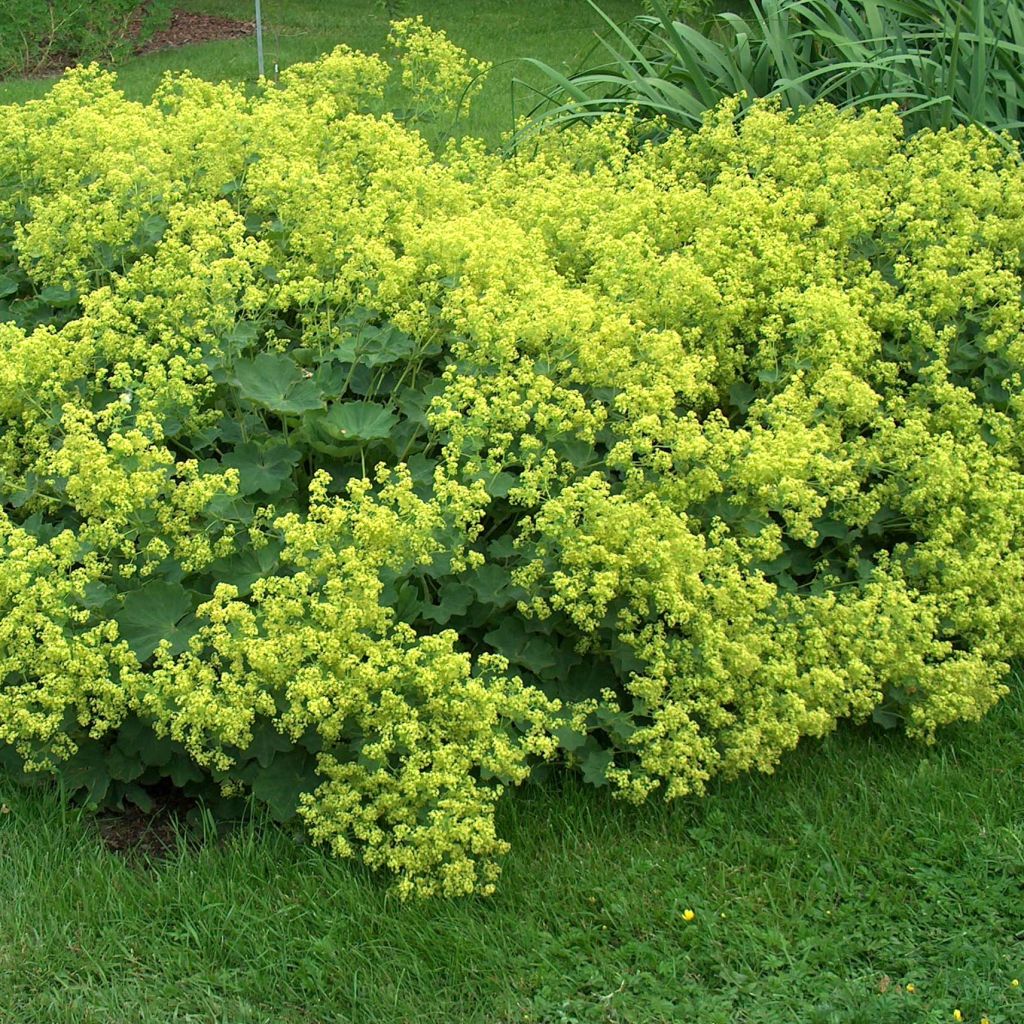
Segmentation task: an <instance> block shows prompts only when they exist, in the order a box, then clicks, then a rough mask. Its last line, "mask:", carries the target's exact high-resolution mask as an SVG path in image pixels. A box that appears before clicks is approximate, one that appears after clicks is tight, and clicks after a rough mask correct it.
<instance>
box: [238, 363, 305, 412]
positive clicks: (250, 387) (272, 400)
mask: <svg viewBox="0 0 1024 1024" xmlns="http://www.w3.org/2000/svg"><path fill="white" fill-rule="evenodd" d="M234 382H235V385H236V387H237V388H238V390H239V391H240V392H241V394H242V395H244V396H245V397H246V398H248V399H249V401H251V402H255V403H256V404H257V405H262V406H264V407H265V408H267V409H270V410H271V411H273V412H279V413H284V414H288V415H297V414H298V413H303V412H309V411H310V410H311V409H321V408H323V404H324V398H323V395H322V394H321V393H320V389H319V388H318V387H317V385H316V382H315V381H313V380H312V379H311V378H309V377H307V376H306V375H305V374H304V373H303V371H302V369H301V368H300V367H298V366H296V364H295V363H294V362H293V361H292V360H291V359H289V358H288V357H287V356H284V355H280V354H277V353H273V352H261V353H260V354H259V355H258V356H256V358H255V359H241V360H239V361H238V362H237V363H236V364H235V373H234Z"/></svg>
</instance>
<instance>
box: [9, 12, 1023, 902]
mask: <svg viewBox="0 0 1024 1024" xmlns="http://www.w3.org/2000/svg"><path fill="white" fill-rule="evenodd" d="M408 31H413V32H415V33H421V32H422V31H424V30H422V29H421V28H417V29H409V30H408ZM420 43H423V39H420ZM427 43H429V36H428V37H427ZM424 45H425V44H424ZM416 51H417V53H418V57H417V59H418V60H420V61H421V62H422V60H423V46H422V45H420V44H417V47H416ZM437 53H439V54H442V55H443V54H448V56H447V57H445V58H444V60H439V67H441V66H442V65H445V62H446V61H447V60H448V59H449V57H450V56H451V53H450V51H448V50H445V49H444V48H443V47H441V48H439V49H438V50H437ZM388 73H389V69H388V67H387V65H386V64H385V63H384V62H382V61H381V60H379V59H378V58H376V57H369V56H364V55H361V54H358V53H353V52H349V51H346V50H345V49H340V50H338V51H336V52H334V53H333V54H331V55H329V56H327V57H325V58H324V59H322V60H320V61H319V62H317V63H315V64H309V65H304V66H300V67H296V68H294V69H292V70H290V71H288V72H287V73H286V74H285V75H283V76H282V81H281V84H280V86H273V85H266V86H265V87H264V88H263V91H261V92H259V93H258V94H257V95H255V96H254V97H251V98H247V97H246V96H245V95H244V93H243V92H242V91H241V90H240V89H238V88H235V87H234V86H231V85H227V84H221V85H211V84H208V83H205V82H201V81H198V80H196V79H193V78H189V77H179V78H169V79H168V80H167V81H166V82H165V84H164V85H163V86H162V87H161V88H160V89H159V91H158V92H157V94H156V96H155V97H154V99H153V101H152V103H151V104H149V105H148V106H143V105H140V104H138V103H132V102H128V101H126V100H125V99H124V98H123V97H122V95H120V94H119V93H118V92H117V91H116V89H115V80H114V78H113V77H112V76H111V75H109V74H106V73H102V72H100V71H98V70H97V69H95V68H93V69H86V70H77V71H75V72H72V73H70V74H68V75H67V76H66V77H65V78H64V79H63V80H62V81H61V82H60V83H59V84H57V85H55V86H54V88H53V89H52V90H51V91H50V93H49V94H48V95H47V96H46V97H45V98H44V99H41V100H38V101H35V102H32V103H29V104H26V105H24V106H21V107H7V108H5V109H4V110H3V112H2V118H0V231H2V235H0V296H2V298H0V321H2V322H0V509H2V511H0V748H2V747H4V746H6V748H7V749H8V751H9V752H16V753H17V755H18V756H19V757H20V758H23V759H25V761H26V762H27V764H28V767H29V768H30V769H36V770H51V771H53V772H56V773H58V774H59V775H60V777H61V778H62V779H63V780H64V782H65V784H66V785H67V787H68V789H69V790H70V791H75V790H82V795H83V796H84V799H85V800H86V801H88V802H90V803H101V802H117V801H121V800H125V799H127V800H136V801H144V800H145V798H146V792H147V787H149V786H151V785H153V784H155V783H157V782H159V781H161V780H165V779H170V780H171V781H172V782H173V783H174V784H175V785H177V786H181V787H184V788H186V789H188V788H189V787H193V789H194V791H198V790H199V789H201V788H202V787H203V786H204V785H207V786H209V785H210V784H213V785H215V786H219V787H221V789H222V791H223V792H224V793H225V794H228V795H230V794H251V795H254V796H255V798H256V799H257V800H259V801H263V802H265V803H266V804H267V805H268V806H269V807H270V808H271V810H272V811H273V813H274V814H276V815H277V816H278V817H280V818H284V819H287V818H292V817H295V816H296V815H297V816H298V819H299V820H300V821H301V822H302V823H303V824H304V826H305V828H306V829H307V830H308V833H309V834H310V835H311V836H312V838H313V839H314V840H316V841H320V842H323V843H325V844H327V845H328V846H329V847H330V848H331V849H333V850H334V851H335V852H336V853H337V854H339V855H341V856H356V857H359V858H361V859H362V860H364V861H365V862H366V863H368V864H370V865H373V866H382V867H385V868H386V869H388V870H390V871H391V872H394V874H395V875H396V876H397V877H396V884H397V886H398V888H399V891H400V892H402V893H413V892H415V893H420V894H429V893H432V892H443V893H461V892H469V891H485V892H486V891H489V890H490V888H491V887H492V886H493V882H494V878H495V876H496V872H497V867H496V859H497V858H498V856H499V855H500V853H501V852H502V851H503V850H504V848H505V843H504V841H503V840H502V839H500V838H499V837H498V836H497V835H496V834H495V830H494V824H493V810H494V806H495V802H496V801H497V800H498V798H499V796H500V794H501V793H502V790H503V788H505V787H508V786H509V785H511V784H515V783H518V782H521V781H522V780H524V779H525V778H526V777H527V776H528V775H530V774H531V773H538V772H541V771H544V770H551V769H553V768H556V767H558V766H562V767H563V768H564V767H565V766H568V767H570V768H574V769H577V770H579V771H580V772H581V773H582V775H583V777H584V778H585V779H586V780H587V781H588V782H590V783H592V784H594V785H595V786H605V785H607V786H610V787H611V788H612V789H613V790H614V792H616V793H617V794H619V795H621V796H623V797H625V798H626V799H629V800H634V801H642V800H645V799H647V798H649V797H666V798H673V797H681V796H684V795H685V794H692V793H700V792H701V790H702V788H703V787H704V785H705V783H706V782H707V780H708V779H709V778H711V777H712V776H715V775H717V774H722V775H725V776H735V775H737V774H738V773H742V772H746V771H748V770H752V769H756V770H761V771H770V770H771V769H772V767H773V766H774V765H775V764H776V763H777V761H778V759H779V757H780V756H781V755H782V754H783V753H784V752H785V751H786V750H788V749H790V748H792V747H793V746H795V745H796V744H797V742H798V741H799V740H800V738H801V737H805V736H811V737H813V736H821V735H822V734H824V733H827V732H828V731H829V730H831V729H832V728H834V726H835V725H836V723H837V721H838V720H840V719H846V718H852V719H854V720H858V721H861V720H865V719H869V718H871V717H872V716H874V718H875V719H876V721H878V722H880V723H881V724H883V725H890V726H896V725H898V726H902V727H904V728H905V729H906V730H907V731H908V732H909V733H911V734H913V735H915V736H918V737H922V738H924V739H927V738H929V737H930V736H932V735H933V733H934V732H935V730H936V729H938V728H939V727H941V726H944V725H946V724H947V723H952V722H956V721H958V720H964V719H974V718H977V717H979V716H980V715H982V714H983V713H984V712H985V711H986V710H987V709H988V708H990V707H991V706H992V705H993V703H994V702H996V701H997V700H998V699H999V697H1000V696H1001V694H1002V693H1003V692H1004V689H1005V688H1004V685H1003V679H1004V676H1005V674H1006V672H1007V668H1008V666H1007V661H1008V659H1010V658H1011V657H1013V656H1015V655H1019V654H1020V653H1022V649H1024V396H1022V388H1021V374H1022V368H1024V333H1022V328H1024V308H1022V290H1021V268H1022V255H1024V171H1022V169H1021V166H1020V164H1019V163H1018V162H1017V161H1014V160H1011V159H1009V158H1007V157H1006V155H1005V153H1004V152H1003V150H1002V149H1001V148H1000V147H999V146H998V144H996V143H995V142H993V141H992V140H991V139H990V138H988V137H987V136H986V135H985V134H984V133H982V132H980V131H978V130H974V129H958V130H957V131H955V132H952V133H940V134H931V133H928V132H925V133H922V134H921V135H919V136H917V137H916V138H915V139H914V140H912V141H910V142H905V141H904V138H903V130H902V125H901V123H900V121H899V118H898V117H897V115H896V113H895V112H893V111H891V110H890V111H883V112H866V113H863V114H859V115H854V114H852V113H839V112H837V111H836V110H835V109H833V108H831V107H827V106H822V107H819V108H815V109H814V110H813V111H812V112H810V113H808V114H806V115H805V116H803V117H801V118H799V119H795V118H794V117H793V115H792V114H790V113H788V112H784V111H780V110H778V109H775V108H772V107H771V106H765V105H758V106H756V107H755V108H754V109H753V110H752V112H751V113H750V114H749V116H748V117H746V118H745V119H744V120H743V121H742V122H741V124H740V125H739V126H737V125H736V124H735V123H734V114H735V104H731V105H730V104H727V105H725V106H723V107H722V108H721V109H720V110H718V111H717V112H716V113H715V114H714V115H713V116H712V117H710V118H709V120H708V121H707V123H706V125H705V126H704V127H703V128H702V129H701V130H700V131H698V132H696V133H695V134H692V135H690V134H682V133H679V134H674V135H671V136H670V137H669V138H668V140H667V141H666V142H665V143H664V144H663V145H659V146H650V145H636V144H634V141H633V139H632V137H631V132H632V127H631V126H630V124H629V123H628V122H626V121H623V120H620V119H616V120H615V121H612V122H608V123H603V124H598V125H595V126H593V127H589V128H577V129H573V130H570V131H567V132H563V133H558V134H553V135H550V136H546V137H543V138H541V139H539V140H538V141H537V143H536V146H535V149H534V150H533V151H531V152H530V153H529V154H526V153H520V154H519V155H518V156H517V157H516V158H515V159H506V158H503V157H501V156H499V155H495V154H491V153H488V152H486V151H485V150H484V148H483V147H482V145H480V144H478V143H476V142H474V141H468V142H464V143H461V144H458V145H455V144H452V145H449V146H448V147H447V148H446V149H445V150H444V151H443V152H441V153H435V152H433V151H432V150H431V148H430V147H429V146H428V145H427V144H426V143H425V142H424V141H423V139H422V138H421V136H420V135H419V134H417V133H416V132H414V131H413V130H411V129H410V128H409V127H408V126H407V125H404V124H402V123H399V122H398V121H396V120H395V119H394V118H393V117H392V116H390V115H387V114H380V113H379V112H377V109H378V105H379V103H380V101H381V95H382V90H383V87H384V82H385V80H386V78H387V76H388ZM448 73H451V74H453V75H454V74H455V73H454V71H453V70H452V68H451V67H449V68H448V70H447V71H446V72H445V74H448ZM455 77H458V76H457V75H456V76H455ZM421 84H422V83H421Z"/></svg>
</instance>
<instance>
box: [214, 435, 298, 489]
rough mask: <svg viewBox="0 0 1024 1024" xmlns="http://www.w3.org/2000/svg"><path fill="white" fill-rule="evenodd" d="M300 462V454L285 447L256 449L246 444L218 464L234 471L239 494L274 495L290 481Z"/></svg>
mask: <svg viewBox="0 0 1024 1024" xmlns="http://www.w3.org/2000/svg"><path fill="white" fill-rule="evenodd" d="M301 458H302V453H301V452H300V451H298V450H297V449H295V448H290V447H289V446H288V445H285V444H272V445H259V444H255V443H254V442H252V441H250V442H248V443H246V444H242V445H239V446H238V447H237V448H235V449H234V451H231V452H228V454H227V455H225V456H224V458H223V459H221V464H222V465H223V466H225V467H227V468H229V469H237V470H238V475H239V486H238V493H239V494H243V495H247V494H255V493H256V492H257V491H262V492H263V493H264V494H277V493H278V492H279V491H280V490H281V489H282V487H283V486H284V484H285V483H286V482H289V481H290V480H291V475H292V472H293V471H294V469H295V467H296V466H297V465H298V463H299V460H300V459H301Z"/></svg>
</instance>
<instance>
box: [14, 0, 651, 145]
mask: <svg viewBox="0 0 1024 1024" xmlns="http://www.w3.org/2000/svg"><path fill="white" fill-rule="evenodd" d="M175 6H176V7H179V8H182V9H185V10H195V11H202V12H204V13H207V14H216V15H221V16H224V17H230V18H237V19H239V20H243V21H245V20H252V17H253V3H252V0H175ZM262 6H263V17H264V36H265V38H264V43H265V47H266V67H267V73H268V74H271V73H272V69H273V65H274V63H275V62H276V63H277V64H278V65H279V66H280V67H281V68H285V67H288V66H289V65H290V64H294V63H296V62H299V61H306V60H312V59H314V58H315V57H317V56H318V55H319V54H321V53H323V52H325V51H327V50H330V49H332V48H333V47H335V46H337V45H338V44H339V43H346V44H347V45H349V46H352V47H354V48H355V49H358V50H363V51H366V52H372V53H382V52H384V51H385V48H386V46H387V43H386V37H387V32H388V13H387V10H386V8H385V5H384V4H383V3H382V2H381V0H263V4H262ZM396 6H397V8H398V9H399V11H400V12H401V13H403V14H405V15H415V14H420V13H422V14H423V15H424V17H425V19H426V20H427V22H428V23H429V24H430V25H431V26H432V27H434V28H438V29H444V30H445V31H446V32H447V33H448V34H449V36H450V37H451V38H452V40H453V41H454V42H455V43H457V44H458V45H459V46H461V47H463V48H464V49H466V50H468V51H469V52H470V53H471V54H472V55H473V56H475V57H478V58H480V59H482V60H486V61H490V62H492V63H494V64H496V65H500V66H498V67H496V68H495V69H494V70H493V71H492V72H491V73H490V75H489V76H488V78H487V81H486V84H485V86H484V89H483V91H482V93H481V95H480V97H479V98H478V99H477V101H476V103H475V104H474V109H473V112H472V113H471V114H470V115H469V118H468V119H466V120H465V122H464V123H463V124H462V125H461V126H460V132H465V133H467V134H472V135H478V136H480V137H483V138H485V139H487V140H488V141H489V142H491V143H492V144H494V143H497V142H498V141H499V140H500V139H501V136H502V134H503V133H505V132H507V131H509V130H510V129H511V127H512V117H513V112H514V109H515V111H517V112H518V113H524V112H525V111H526V110H527V109H529V107H530V106H532V105H533V103H534V102H535V99H536V97H535V96H534V95H533V94H532V93H531V92H530V90H529V89H528V88H526V87H524V86H522V85H519V86H517V87H516V89H515V95H516V99H515V102H514V103H513V98H512V86H513V80H514V79H521V80H523V81H529V82H531V83H533V84H534V85H536V86H541V85H543V78H542V77H541V76H540V75H538V74H537V73H536V72H535V71H534V72H531V70H530V69H529V68H528V67H527V66H526V65H524V64H521V63H515V62H514V61H515V58H518V57H537V58H539V59H540V60H543V61H545V62H546V63H548V64H551V65H552V66H554V67H562V68H564V69H567V70H568V69H570V68H574V67H575V66H576V65H577V64H578V63H579V61H580V59H581V58H582V57H583V56H584V55H585V54H586V53H587V51H588V50H589V49H590V48H591V47H593V46H594V45H595V43H596V42H597V35H596V33H598V32H600V31H602V30H604V29H606V25H605V23H604V22H603V21H602V19H601V17H600V16H599V15H598V14H597V13H596V12H595V11H594V10H593V9H592V8H591V7H590V6H589V5H588V4H587V3H586V2H585V0H431V2H430V3H420V2H418V0H415V2H414V0H400V2H398V3H397V5H396ZM602 7H603V9H604V10H605V11H606V12H607V14H608V15H609V16H611V17H613V18H616V19H620V20H625V19H627V18H630V17H632V16H633V15H635V14H637V13H639V12H640V11H641V10H642V5H641V3H640V2H639V0H602ZM510 62H511V63H510ZM186 69H187V70H189V71H191V72H192V73H193V74H195V75H197V76H199V77H200V78H207V79H211V80H217V81H219V80H223V79H232V80H238V81H253V82H255V80H256V76H257V69H256V44H255V41H254V40H253V39H234V40H227V41H224V42H212V43H203V44H196V45H190V46H183V47H179V48H175V49H171V50H163V51H160V52H157V53H152V54H148V55H146V56H142V57H137V58H134V59H133V60H130V61H128V62H126V63H124V64H123V65H122V66H121V67H120V68H118V76H119V79H120V84H121V87H122V88H123V89H124V91H125V93H126V94H127V95H128V96H129V97H130V98H132V99H138V100H148V99H149V97H150V95H151V94H152V92H153V89H154V87H155V86H156V85H157V83H158V82H159V81H160V78H161V77H162V75H163V74H164V73H165V72H166V71H183V70H186ZM52 84H53V79H52V78H49V79H44V78H36V79H31V80H24V79H22V80H17V79H11V80H8V81H3V82H0V103H20V102H23V101H24V100H27V99H34V98H37V97H39V96H41V95H42V94H43V93H45V92H46V90H47V89H48V88H49V87H50V86H51V85H52Z"/></svg>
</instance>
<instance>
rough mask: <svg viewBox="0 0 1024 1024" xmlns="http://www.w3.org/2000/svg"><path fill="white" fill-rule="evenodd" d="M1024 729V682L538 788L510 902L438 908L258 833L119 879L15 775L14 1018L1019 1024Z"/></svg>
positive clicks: (3, 834)
mask: <svg viewBox="0 0 1024 1024" xmlns="http://www.w3.org/2000/svg"><path fill="white" fill-rule="evenodd" d="M1022 735H1024V687H1022V686H1021V680H1020V679H1019V678H1018V679H1016V680H1015V690H1014V694H1013V696H1012V697H1010V698H1008V699H1007V700H1006V701H1005V702H1003V703H1002V704H1001V705H1000V706H999V707H998V708H997V709H996V710H995V711H994V712H993V713H992V714H991V715H990V716H989V717H988V718H987V719H986V720H984V721H983V722H981V723H979V724H976V725H973V724H972V725H965V726H962V727H959V728H956V729H952V730H949V731H948V732H947V733H946V734H945V735H944V736H943V737H942V738H941V739H940V741H939V743H938V744H937V745H935V746H934V747H930V748H929V747H924V746H921V745H919V744H916V743H912V742H909V741H907V740H905V739H903V738H901V737H899V736H897V735H890V734H884V733H881V732H879V731H877V730H875V729H870V728H867V729H858V728H852V727H845V728H842V729H841V730H840V731H839V732H838V733H837V734H835V735H833V736H831V737H829V738H827V739H826V740H825V741H823V742H820V743H810V742H808V743H804V744H802V745H801V747H800V749H798V750H797V751H796V752H795V753H794V754H792V755H791V756H789V757H788V758H787V759H786V760H785V761H784V763H783V764H782V765H781V767H780V768H779V770H778V771H777V773H776V774H775V775H773V776H759V777H748V778H743V779H739V780H737V781H735V782H732V783H719V784H715V785H714V786H713V787H712V789H711V792H710V793H709V794H708V795H707V796H706V797H705V798H703V799H695V800H692V801H686V802H682V803H676V804H673V805H670V806H665V805H663V804H660V803H655V804H652V805H651V806H646V807H642V808H639V809H637V808H632V807H628V806H624V805H621V804H619V803H616V802H614V801H612V800H610V799H608V798H607V797H606V796H605V795H604V794H602V793H595V792H594V791H593V790H583V789H581V788H579V787H578V786H577V785H575V784H569V785H566V786H564V787H551V786H545V787H535V788H528V789H526V790H523V791H520V792H517V793H516V794H514V795H513V796H512V797H510V798H509V799H508V800H507V801H506V802H505V804H504V805H503V807H502V809H501V829H502V833H503V834H504V835H506V836H508V837H509V838H510V839H511V840H512V842H513V850H512V853H511V854H510V855H509V856H508V858H507V860H506V863H505V873H504V876H503V880H502V884H501V886H500V889H499V892H498V894H497V896H495V897H493V898H491V899H489V900H488V899H480V900H460V901H454V902H445V901H435V902H431V903H426V904H416V903H412V904H401V903H398V902H396V901H395V900H394V899H393V898H392V897H390V896H388V895H387V893H386V891H385V890H384V888H383V885H382V882H381V880H380V879H378V878H375V877H373V876H372V875H370V874H368V873H367V872H365V871H363V870H362V869H359V868H356V867H353V866H351V865H349V864H346V863H341V862H337V861H333V860H331V859H330V858H328V857H327V856H325V855H323V854H322V853H320V852H318V851H316V850H314V849H311V848H309V847H307V846H303V845H298V844H297V843H296V842H295V841H294V840H293V839H291V838H290V837H289V836H288V835H287V834H286V833H284V832H282V831H280V830H277V829H274V828H261V827H259V826H257V825H252V826H249V827H246V828H243V829H242V830H240V831H238V832H236V833H234V834H233V835H231V836H230V837H229V838H228V839H227V841H226V842H224V843H223V844H221V843H217V842H212V841H211V842H207V843H205V844H202V845H201V846H200V847H199V848H198V850H196V849H195V848H194V847H192V848H189V847H188V846H187V845H186V844H184V843H183V844H182V845H181V847H180V848H179V849H178V850H177V852H175V853H173V854H172V855H171V856H169V857H168V858H167V859H166V860H165V861H163V862H162V863H159V864H148V865H147V864H140V863H131V862H127V861H125V860H124V859H123V858H122V857H121V856H119V855H117V854H112V853H110V852H107V850H106V849H105V848H104V847H103V845H102V843H101V841H100V839H99V837H98V834H97V830H96V827H95V825H94V823H92V822H91V820H90V819H89V817H88V816H85V817H81V816H79V815H78V814H77V813H75V812H68V811H66V810H64V809H62V807H61V804H60V802H59V800H58V798H57V795H56V794H55V793H53V792H51V791H49V790H46V789H42V790H38V791H26V790H23V789H19V788H16V787H14V786H13V785H11V784H10V782H9V781H8V782H4V783H0V794H2V795H0V799H2V801H3V803H4V804H5V805H6V806H7V807H8V808H9V813H4V814H2V815H0V907H2V908H3V911H2V912H0V1021H2V1022H3V1024H85V1022H94V1024H124V1022H136V1021H138V1022H144V1024H157V1022H159V1024H163V1022H171V1021H194V1022H224V1024H313V1022H319V1024H327V1022H331V1024H350V1022H351V1024H400V1022H410V1024H411V1022H417V1024H428V1022H437V1024H442V1022H444V1024H470V1022H472V1024H511V1022H523V1024H525V1022H528V1021H529V1022H535V1024H536V1022H549V1024H571V1022H587V1024H591V1022H595V1024H596V1022H630V1024H660V1022H666V1024H667V1022H672V1024H676V1022H687V1021H695V1022H697V1021H699V1022H702V1024H704V1022H709V1024H815V1022H818V1024H908V1022H929V1024H932V1022H934V1024H939V1022H948V1021H951V1020H953V1019H954V1011H955V1010H957V1009H959V1010H960V1012H961V1016H962V1017H963V1019H964V1020H965V1021H972V1022H975V1024H978V1022H980V1021H981V1020H982V1018H983V1017H987V1018H988V1019H989V1020H990V1021H991V1022H992V1024H1019V1022H1020V1021H1022V1020H1024V985H1022V986H1017V987H1014V985H1013V979H1015V978H1017V979H1022V980H1024V744H1022V743H1021V736H1022ZM687 909H691V910H693V911H694V914H695V917H694V919H693V920H692V921H687V920H686V919H685V918H684V911H686V910H687ZM910 986H913V987H914V988H913V991H911V989H910Z"/></svg>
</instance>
